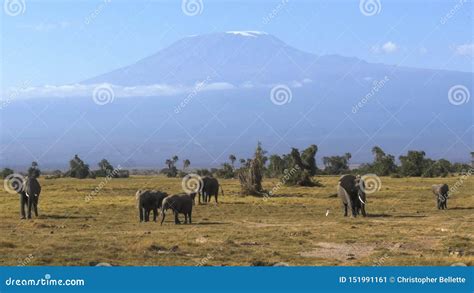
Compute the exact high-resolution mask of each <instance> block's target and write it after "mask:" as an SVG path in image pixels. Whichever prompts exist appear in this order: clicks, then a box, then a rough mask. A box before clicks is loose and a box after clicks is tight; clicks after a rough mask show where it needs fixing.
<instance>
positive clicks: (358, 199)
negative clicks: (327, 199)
mask: <svg viewBox="0 0 474 293" xmlns="http://www.w3.org/2000/svg"><path fill="white" fill-rule="evenodd" d="M431 190H432V192H433V194H434V195H435V196H436V201H437V207H438V209H439V210H444V209H447V208H448V196H449V187H448V185H447V184H434V185H432V186H431ZM337 195H338V197H339V198H340V199H341V202H342V206H343V208H344V217H347V210H348V208H350V210H351V214H352V217H357V215H359V214H362V216H364V217H365V216H367V213H366V211H365V206H366V204H367V201H366V194H365V183H364V180H363V179H362V178H361V177H360V176H359V175H358V176H354V175H350V174H349V175H343V176H341V178H339V182H338V185H337Z"/></svg>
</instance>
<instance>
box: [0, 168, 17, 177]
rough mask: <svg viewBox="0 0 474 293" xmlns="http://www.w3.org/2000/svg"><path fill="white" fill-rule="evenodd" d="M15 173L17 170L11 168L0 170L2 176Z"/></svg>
mask: <svg viewBox="0 0 474 293" xmlns="http://www.w3.org/2000/svg"><path fill="white" fill-rule="evenodd" d="M13 173H15V171H13V170H12V169H10V168H4V169H3V170H2V172H0V175H1V177H2V178H6V177H7V176H8V175H11V174H13Z"/></svg>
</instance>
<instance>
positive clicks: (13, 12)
mask: <svg viewBox="0 0 474 293" xmlns="http://www.w3.org/2000/svg"><path fill="white" fill-rule="evenodd" d="M3 11H5V13H6V14H7V15H10V16H17V15H20V14H23V13H25V11H26V3H25V0H5V2H3Z"/></svg>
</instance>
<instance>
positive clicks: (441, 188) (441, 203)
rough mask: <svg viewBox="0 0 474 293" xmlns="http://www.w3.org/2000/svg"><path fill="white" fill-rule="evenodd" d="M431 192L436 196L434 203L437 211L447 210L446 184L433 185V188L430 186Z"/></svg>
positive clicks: (447, 194) (447, 188) (447, 191)
mask: <svg viewBox="0 0 474 293" xmlns="http://www.w3.org/2000/svg"><path fill="white" fill-rule="evenodd" d="M431 190H432V191H433V193H434V195H435V196H436V201H437V203H438V210H444V209H448V196H449V187H448V184H434V185H433V186H431Z"/></svg>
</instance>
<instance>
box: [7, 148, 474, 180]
mask: <svg viewBox="0 0 474 293" xmlns="http://www.w3.org/2000/svg"><path fill="white" fill-rule="evenodd" d="M317 152H318V147H317V146H316V145H314V144H313V145H310V146H309V147H307V148H306V149H303V150H302V151H300V150H299V149H297V148H292V149H291V152H290V153H288V154H283V155H277V154H272V155H268V154H267V152H266V151H265V150H264V149H263V148H262V145H261V144H260V143H258V145H257V149H256V152H255V156H258V158H257V157H254V158H247V159H244V158H241V159H237V157H236V156H235V155H232V154H231V155H229V162H225V163H223V164H222V165H221V166H220V167H219V168H210V169H205V168H204V169H194V170H193V173H197V174H198V175H200V176H215V177H218V178H226V179H229V178H238V177H239V174H243V173H245V172H247V171H248V170H249V168H255V165H258V168H259V170H258V173H259V174H260V173H261V176H263V177H267V178H282V179H284V180H283V181H284V182H285V184H286V185H301V186H318V185H319V182H318V181H317V180H316V179H315V176H316V175H341V174H348V173H354V174H367V173H373V174H377V175H378V176H392V177H446V176H449V175H450V174H452V173H462V172H467V171H468V170H469V169H470V168H471V166H470V165H468V164H463V163H451V162H450V161H448V160H446V159H439V160H433V159H430V158H428V157H426V153H425V152H424V151H416V150H410V151H408V152H407V154H406V155H401V156H399V157H398V159H399V161H400V164H399V165H397V164H396V163H395V156H393V155H391V154H386V153H385V152H384V151H383V150H382V149H381V148H380V147H378V146H375V147H373V148H372V154H373V156H374V159H373V161H372V162H371V163H367V164H362V165H360V166H358V167H357V168H352V169H351V168H350V167H349V166H350V160H351V157H352V156H351V154H350V153H345V154H343V155H339V156H326V157H323V158H322V161H323V166H321V168H319V167H318V166H317V164H316V154H317ZM471 155H473V156H474V153H471ZM257 161H258V164H257V163H256V162H257ZM164 163H165V168H163V169H161V170H159V171H156V170H136V169H135V170H132V174H150V175H155V174H164V175H166V176H168V177H184V176H185V175H186V174H188V173H190V171H191V170H190V169H189V168H190V166H191V162H190V160H188V159H184V160H183V161H182V164H181V166H178V163H179V158H178V156H176V155H175V156H173V157H171V158H169V159H167V160H166V161H165V162H164ZM97 166H98V167H99V168H98V169H95V170H91V168H90V167H89V165H88V164H86V163H85V162H84V161H83V160H82V159H81V158H79V156H78V155H75V156H74V158H72V159H71V160H70V161H69V169H68V170H67V171H66V172H62V171H61V170H55V171H52V172H49V173H48V174H47V175H46V176H45V177H46V178H47V179H53V178H61V177H72V178H79V179H83V178H96V177H113V178H127V177H129V176H130V171H128V170H123V169H122V168H121V167H120V166H117V167H114V166H112V165H111V164H110V163H109V162H108V161H107V160H106V159H102V160H101V161H100V162H99V163H98V164H97ZM254 171H255V170H254ZM255 172H257V171H255ZM13 173H14V171H13V170H12V169H9V168H5V169H3V170H2V171H1V172H0V176H1V177H2V178H5V177H7V176H8V175H10V174H13ZM40 174H41V171H40V170H39V168H38V164H37V163H36V162H33V163H32V165H31V167H30V168H29V169H28V172H27V175H28V176H34V177H39V176H40ZM289 175H291V176H289Z"/></svg>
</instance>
